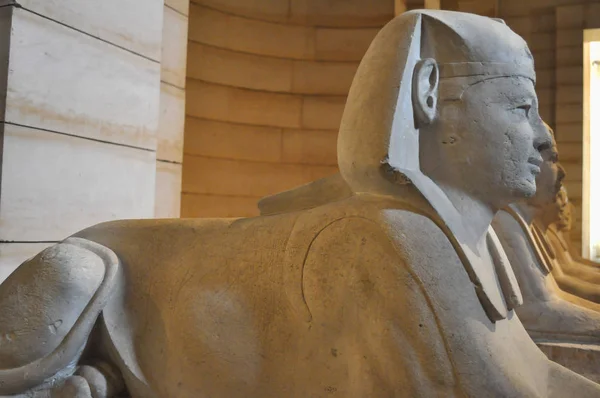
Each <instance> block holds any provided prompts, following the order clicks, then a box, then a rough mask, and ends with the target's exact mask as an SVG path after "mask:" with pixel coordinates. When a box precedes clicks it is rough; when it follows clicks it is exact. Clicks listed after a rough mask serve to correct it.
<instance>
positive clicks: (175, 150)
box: [156, 83, 185, 163]
mask: <svg viewBox="0 0 600 398" xmlns="http://www.w3.org/2000/svg"><path fill="white" fill-rule="evenodd" d="M184 125H185V90H183V89H180V88H178V87H173V86H171V85H169V84H165V83H161V85H160V114H159V116H158V137H157V147H156V158H157V159H160V160H169V161H172V162H179V163H181V161H182V159H183V131H184Z"/></svg>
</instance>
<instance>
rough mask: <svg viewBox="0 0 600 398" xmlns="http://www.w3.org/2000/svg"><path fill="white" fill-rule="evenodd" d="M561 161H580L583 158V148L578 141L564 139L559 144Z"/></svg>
mask: <svg viewBox="0 0 600 398" xmlns="http://www.w3.org/2000/svg"><path fill="white" fill-rule="evenodd" d="M559 148H560V160H561V162H563V161H564V162H566V163H572V162H579V161H581V159H582V158H583V154H582V152H583V148H582V147H581V144H579V143H577V142H568V141H564V142H561V143H560V144H559Z"/></svg>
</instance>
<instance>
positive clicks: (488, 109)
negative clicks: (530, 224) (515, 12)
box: [413, 16, 555, 208]
mask: <svg viewBox="0 0 600 398" xmlns="http://www.w3.org/2000/svg"><path fill="white" fill-rule="evenodd" d="M423 31H424V32H425V35H424V36H425V40H424V42H423V43H422V50H421V57H422V60H421V61H420V62H418V63H417V65H416V67H415V71H414V78H413V108H414V113H415V124H416V126H417V128H418V129H419V152H420V157H419V158H420V168H421V170H422V171H423V173H424V174H425V175H427V176H429V177H430V178H431V179H432V180H434V181H435V182H436V183H437V184H438V185H444V186H448V187H452V188H454V189H459V190H461V191H462V192H464V193H465V194H467V195H469V196H471V197H474V198H476V199H478V200H480V201H482V202H485V203H488V204H490V205H492V206H493V207H495V208H499V207H502V206H504V205H506V204H508V203H510V202H513V201H515V200H516V199H518V198H522V197H531V196H533V195H534V194H535V192H536V176H537V175H538V174H539V173H540V168H541V167H542V166H543V165H542V164H543V159H542V154H541V152H542V151H543V150H546V149H547V148H549V147H550V145H549V141H550V137H549V134H548V130H547V128H546V127H545V126H544V124H543V122H542V120H541V118H540V115H539V112H538V101H537V96H536V93H535V89H534V83H535V73H534V69H533V59H532V57H531V54H530V52H529V50H528V48H527V45H526V44H525V42H524V41H523V40H522V39H521V38H520V37H519V36H518V35H516V34H515V33H513V32H512V31H511V30H510V29H509V28H508V27H507V26H506V25H505V24H503V23H502V22H499V21H496V20H492V19H486V18H483V17H477V16H469V17H464V18H462V17H461V18H459V21H455V20H454V19H452V18H443V19H442V18H430V17H424V19H423ZM554 193H555V192H554Z"/></svg>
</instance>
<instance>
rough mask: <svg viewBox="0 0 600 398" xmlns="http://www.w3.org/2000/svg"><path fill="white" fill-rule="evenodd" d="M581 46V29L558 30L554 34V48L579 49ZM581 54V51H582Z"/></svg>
mask: <svg viewBox="0 0 600 398" xmlns="http://www.w3.org/2000/svg"><path fill="white" fill-rule="evenodd" d="M582 44H583V29H577V28H575V29H559V30H557V32H556V47H557V48H560V47H578V46H579V47H580V46H582ZM582 52H583V49H582Z"/></svg>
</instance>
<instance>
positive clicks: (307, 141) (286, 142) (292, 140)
mask: <svg viewBox="0 0 600 398" xmlns="http://www.w3.org/2000/svg"><path fill="white" fill-rule="evenodd" d="M281 152H282V154H281V157H282V159H283V161H284V162H286V163H300V164H319V165H332V166H335V165H337V131H336V130H296V129H284V130H283V136H282V144H281Z"/></svg>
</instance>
